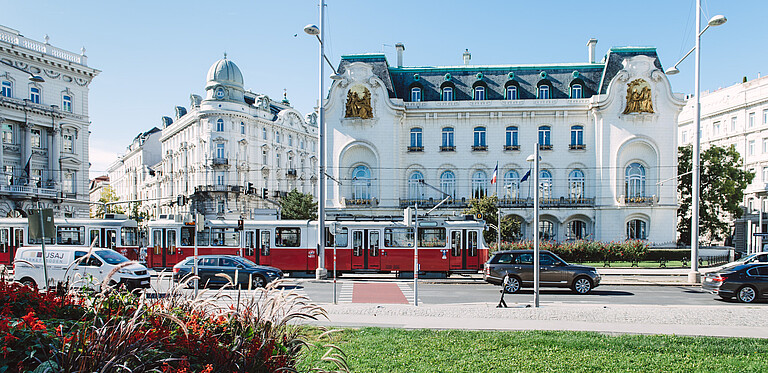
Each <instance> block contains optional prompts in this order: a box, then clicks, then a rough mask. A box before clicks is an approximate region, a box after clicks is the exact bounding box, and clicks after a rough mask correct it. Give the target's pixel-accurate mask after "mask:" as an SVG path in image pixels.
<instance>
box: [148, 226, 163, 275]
mask: <svg viewBox="0 0 768 373" xmlns="http://www.w3.org/2000/svg"><path fill="white" fill-rule="evenodd" d="M163 238H164V237H163V229H153V230H152V256H151V260H150V266H152V267H165V242H164V240H163Z"/></svg>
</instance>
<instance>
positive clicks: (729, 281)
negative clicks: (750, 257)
mask: <svg viewBox="0 0 768 373" xmlns="http://www.w3.org/2000/svg"><path fill="white" fill-rule="evenodd" d="M701 288H702V289H703V290H706V291H709V292H712V293H714V294H717V295H719V296H720V298H723V299H731V298H733V297H736V299H737V300H738V301H739V302H743V303H752V302H754V301H756V300H758V299H765V298H767V297H768V263H750V264H741V265H736V266H734V267H727V268H725V269H723V270H722V271H718V272H710V273H707V275H706V277H704V280H703V281H702V282H701Z"/></svg>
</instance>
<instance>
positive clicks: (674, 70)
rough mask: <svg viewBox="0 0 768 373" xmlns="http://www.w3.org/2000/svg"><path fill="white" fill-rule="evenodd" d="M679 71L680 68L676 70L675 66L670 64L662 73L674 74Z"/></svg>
mask: <svg viewBox="0 0 768 373" xmlns="http://www.w3.org/2000/svg"><path fill="white" fill-rule="evenodd" d="M679 72H680V70H678V69H677V67H674V66H672V67H670V68H668V69H667V70H666V71H664V74H667V75H675V74H677V73H679Z"/></svg>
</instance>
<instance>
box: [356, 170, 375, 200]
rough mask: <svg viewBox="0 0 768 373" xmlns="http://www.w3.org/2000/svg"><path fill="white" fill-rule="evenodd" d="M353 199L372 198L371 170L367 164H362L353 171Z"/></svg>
mask: <svg viewBox="0 0 768 373" xmlns="http://www.w3.org/2000/svg"><path fill="white" fill-rule="evenodd" d="M352 199H354V200H369V199H371V170H370V169H369V168H368V167H367V166H364V165H360V166H357V167H355V169H354V170H353V171H352Z"/></svg>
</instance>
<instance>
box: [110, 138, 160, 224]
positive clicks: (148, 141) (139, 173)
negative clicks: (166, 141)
mask: <svg viewBox="0 0 768 373" xmlns="http://www.w3.org/2000/svg"><path fill="white" fill-rule="evenodd" d="M161 135H162V133H161V131H160V129H159V128H157V127H152V129H150V130H149V131H146V132H143V133H140V134H138V135H136V137H135V138H134V139H133V142H132V143H131V144H130V145H128V147H127V149H126V152H125V154H123V155H121V156H119V157H118V158H117V160H116V161H115V162H113V163H112V164H111V165H109V167H108V168H107V172H108V173H109V180H110V185H111V186H112V188H113V190H114V191H115V195H116V196H117V198H118V200H119V201H137V200H145V202H142V203H141V207H140V209H143V211H147V212H150V211H155V210H156V209H157V206H158V205H159V203H158V200H156V199H155V198H156V197H157V193H156V188H153V187H151V186H149V185H156V183H155V181H154V180H153V179H154V175H155V172H154V170H153V169H152V167H153V166H155V165H156V164H158V163H160V161H161V160H162V151H161V146H160V136H161ZM121 207H122V208H123V211H126V212H130V211H129V210H130V209H131V208H132V207H133V206H131V205H128V204H125V205H122V206H121Z"/></svg>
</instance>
